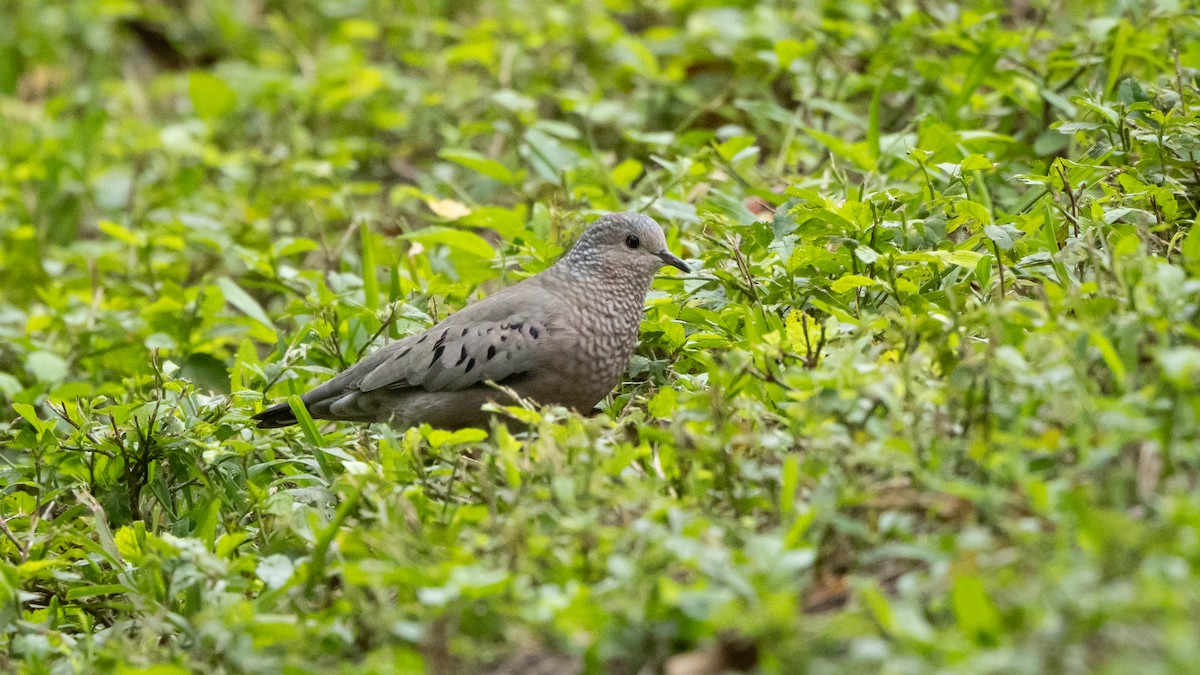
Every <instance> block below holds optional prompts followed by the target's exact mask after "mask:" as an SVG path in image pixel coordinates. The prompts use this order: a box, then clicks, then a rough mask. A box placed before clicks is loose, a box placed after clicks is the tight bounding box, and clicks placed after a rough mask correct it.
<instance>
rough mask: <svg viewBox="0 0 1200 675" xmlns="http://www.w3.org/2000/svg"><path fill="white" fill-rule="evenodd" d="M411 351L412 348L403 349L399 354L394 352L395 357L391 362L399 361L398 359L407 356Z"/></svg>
mask: <svg viewBox="0 0 1200 675" xmlns="http://www.w3.org/2000/svg"><path fill="white" fill-rule="evenodd" d="M411 351H412V347H405V348H404V349H401V350H400V351H399V352H396V355H395V356H393V357H392V360H393V361H399V360H400V359H402V358H404V357H406V356H408V353H409V352H411Z"/></svg>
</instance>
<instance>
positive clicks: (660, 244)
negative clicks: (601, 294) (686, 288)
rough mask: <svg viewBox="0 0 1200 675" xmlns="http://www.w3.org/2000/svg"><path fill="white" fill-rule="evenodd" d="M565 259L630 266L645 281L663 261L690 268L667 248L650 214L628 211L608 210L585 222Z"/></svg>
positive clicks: (614, 269) (585, 263)
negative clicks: (593, 220) (584, 226)
mask: <svg viewBox="0 0 1200 675" xmlns="http://www.w3.org/2000/svg"><path fill="white" fill-rule="evenodd" d="M566 261H567V262H568V263H569V264H576V265H580V266H587V267H599V268H601V269H603V270H605V271H608V272H617V271H620V270H630V271H632V272H634V273H635V274H636V275H637V276H638V277H641V278H644V279H645V280H646V283H649V280H650V277H652V276H654V273H655V272H657V271H658V270H659V268H661V267H662V266H663V265H671V266H672V267H677V268H679V269H680V270H682V271H684V272H690V271H691V268H689V267H688V265H687V263H685V262H683V261H682V260H680V259H679V258H678V257H676V256H675V255H674V254H672V253H671V252H670V251H668V250H667V239H666V237H665V236H664V235H663V230H662V227H661V226H659V224H658V223H657V222H655V220H654V219H653V218H651V217H649V216H645V215H642V214H640V213H634V212H632V211H624V212H621V213H610V214H608V215H606V216H603V217H601V218H600V219H598V220H596V222H594V223H592V224H591V225H589V226H588V228H587V230H586V231H585V232H584V233H583V235H582V236H580V237H579V241H577V242H575V246H573V247H572V248H571V251H570V252H569V253H568V254H567V257H566Z"/></svg>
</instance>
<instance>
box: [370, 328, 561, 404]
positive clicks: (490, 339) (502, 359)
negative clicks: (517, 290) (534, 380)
mask: <svg viewBox="0 0 1200 675" xmlns="http://www.w3.org/2000/svg"><path fill="white" fill-rule="evenodd" d="M457 316H458V315H457V314H455V315H451V316H450V318H448V319H446V320H445V321H443V322H442V323H440V324H438V325H436V326H434V327H433V328H431V329H430V330H428V331H426V332H425V333H422V334H421V335H414V336H412V337H410V338H407V339H405V340H401V341H400V342H397V343H394V344H391V345H388V346H387V347H384V348H383V349H381V350H379V351H380V352H383V353H377V354H372V358H371V359H369V360H364V362H363V363H362V372H361V373H355V375H360V376H361V379H360V378H359V377H355V378H354V379H356V380H357V382H353V383H349V386H350V387H352V388H355V389H358V390H359V391H363V392H369V391H374V390H376V389H384V388H392V389H395V388H404V387H421V388H422V389H425V390H426V391H458V390H461V389H466V388H467V387H470V386H472V385H476V384H480V383H483V382H487V381H489V380H490V381H492V382H501V381H503V380H505V379H506V378H509V377H511V376H513V375H518V374H520V373H524V372H528V371H530V370H532V369H533V368H535V367H536V366H537V363H538V356H539V354H540V353H541V352H542V350H541V349H539V348H538V347H539V346H540V343H541V342H542V341H543V340H545V339H546V337H547V328H546V325H545V322H544V321H542V320H540V319H537V318H535V317H534V316H532V313H521V312H514V313H512V314H510V315H509V316H506V317H504V318H501V319H491V320H486V321H472V320H470V319H472V318H474V317H469V316H467V317H464V318H463V319H459V320H456V319H455V317H457Z"/></svg>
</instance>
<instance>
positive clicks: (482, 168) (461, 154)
mask: <svg viewBox="0 0 1200 675" xmlns="http://www.w3.org/2000/svg"><path fill="white" fill-rule="evenodd" d="M438 157H441V158H442V159H444V160H447V161H450V162H454V163H455V164H460V165H462V166H465V167H467V168H468V169H470V170H472V171H476V172H478V173H481V174H483V175H485V176H487V177H488V178H493V179H495V180H498V181H500V182H501V183H505V184H508V185H512V184H513V183H516V182H517V176H516V175H515V174H514V173H513V172H512V171H511V170H509V168H508V167H506V166H504V165H503V164H501V163H500V162H497V161H496V160H494V159H488V158H487V157H484V156H483V155H481V154H479V153H478V152H474V151H472V150H442V151H441V152H439V153H438Z"/></svg>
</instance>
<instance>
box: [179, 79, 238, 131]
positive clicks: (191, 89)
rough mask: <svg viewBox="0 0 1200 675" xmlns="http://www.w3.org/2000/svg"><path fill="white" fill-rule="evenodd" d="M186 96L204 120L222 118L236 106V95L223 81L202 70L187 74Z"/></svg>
mask: <svg viewBox="0 0 1200 675" xmlns="http://www.w3.org/2000/svg"><path fill="white" fill-rule="evenodd" d="M188 96H189V97H191V99H192V107H193V108H195V110H196V114H197V115H199V116H200V117H203V118H204V119H210V120H211V119H217V118H219V117H224V116H225V115H227V114H228V113H229V112H230V111H232V110H233V108H234V106H235V105H237V94H236V93H234V91H233V89H232V88H231V87H230V86H229V85H228V84H226V83H225V81H224V80H222V79H221V78H219V77H217V76H216V75H212V74H211V73H206V72H204V71H202V70H193V71H191V72H189V73H188Z"/></svg>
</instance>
